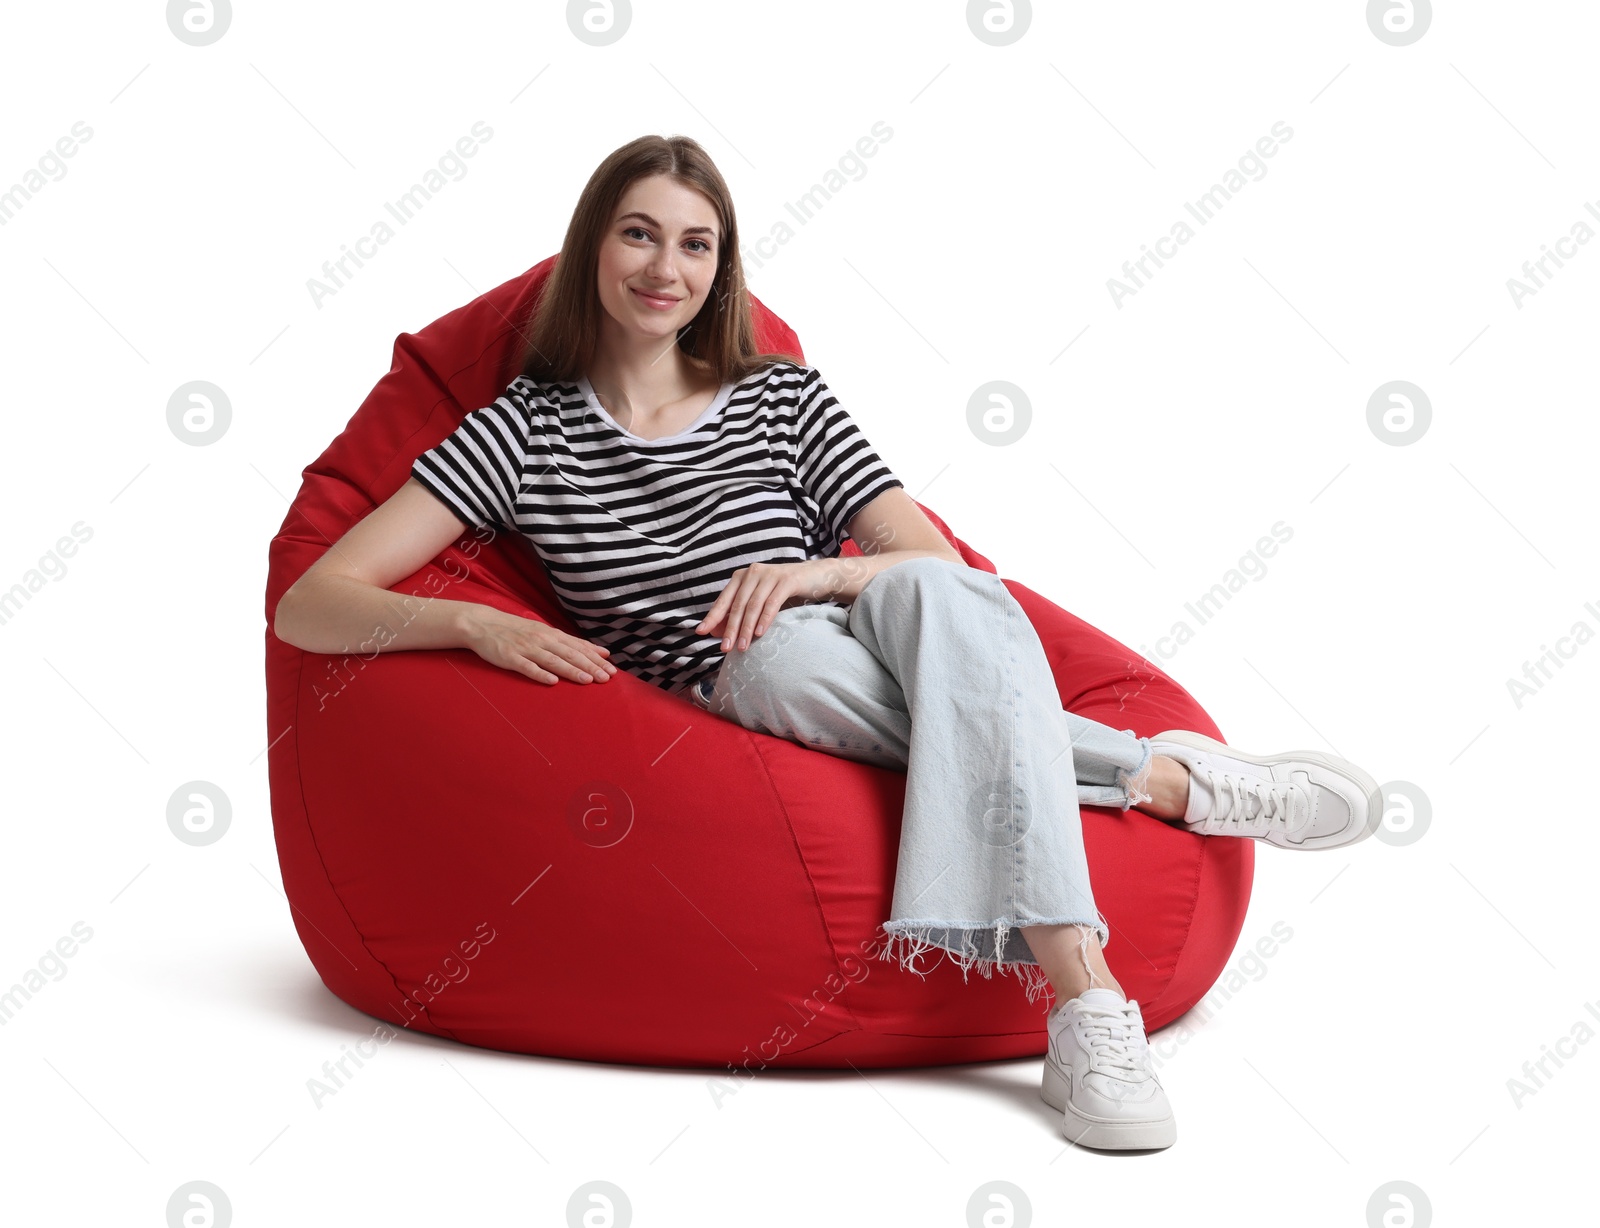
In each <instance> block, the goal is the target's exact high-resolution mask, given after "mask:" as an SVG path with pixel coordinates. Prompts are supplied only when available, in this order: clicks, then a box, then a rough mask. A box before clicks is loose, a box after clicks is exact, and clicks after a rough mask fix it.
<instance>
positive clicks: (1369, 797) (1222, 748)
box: [1150, 729, 1383, 852]
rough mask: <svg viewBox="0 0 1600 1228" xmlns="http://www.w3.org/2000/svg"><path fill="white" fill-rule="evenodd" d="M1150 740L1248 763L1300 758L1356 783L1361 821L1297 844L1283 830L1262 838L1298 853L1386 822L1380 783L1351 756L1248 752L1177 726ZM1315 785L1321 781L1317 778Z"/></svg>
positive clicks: (1340, 842)
mask: <svg viewBox="0 0 1600 1228" xmlns="http://www.w3.org/2000/svg"><path fill="white" fill-rule="evenodd" d="M1150 741H1151V742H1153V743H1154V742H1172V743H1175V744H1176V745H1178V746H1187V747H1189V748H1190V749H1192V750H1205V751H1215V752H1216V753H1218V754H1222V755H1226V756H1228V757H1229V758H1230V759H1242V760H1243V761H1244V762H1246V763H1254V764H1256V765H1257V766H1259V767H1274V766H1276V765H1278V764H1281V763H1283V762H1284V761H1285V760H1286V759H1298V760H1301V761H1303V762H1306V763H1314V764H1316V765H1317V766H1318V767H1320V768H1322V769H1323V770H1324V771H1326V772H1328V773H1329V774H1330V775H1333V776H1337V777H1340V778H1341V779H1343V780H1347V781H1349V782H1350V783H1351V784H1353V785H1355V786H1356V791H1357V792H1358V793H1359V794H1360V796H1361V797H1362V798H1364V799H1365V801H1366V810H1367V813H1366V815H1365V817H1364V818H1363V819H1362V820H1361V821H1359V822H1352V823H1351V824H1349V825H1348V826H1347V827H1346V828H1345V829H1344V830H1343V831H1336V832H1332V833H1330V834H1329V835H1326V836H1312V837H1310V838H1309V839H1306V840H1302V841H1301V842H1300V843H1298V844H1296V843H1294V842H1293V841H1291V840H1289V839H1288V837H1286V836H1285V835H1284V833H1283V832H1281V831H1273V832H1268V833H1267V834H1266V835H1265V836H1262V837H1260V839H1261V840H1263V841H1264V842H1265V843H1267V844H1271V845H1274V846H1275V847H1277V848H1281V849H1291V850H1295V851H1299V852H1316V851H1318V850H1321V849H1331V848H1343V847H1345V846H1347V845H1351V844H1356V843H1358V842H1359V841H1362V840H1365V839H1366V838H1367V837H1368V836H1370V835H1372V833H1373V832H1375V831H1377V830H1378V825H1379V824H1380V823H1382V822H1383V790H1382V788H1380V787H1379V785H1378V782H1377V781H1376V780H1374V779H1373V778H1372V777H1371V776H1370V775H1368V774H1367V773H1366V772H1364V771H1362V770H1361V769H1360V768H1359V767H1357V766H1356V765H1355V764H1353V763H1351V762H1350V761H1349V760H1348V759H1338V758H1335V757H1334V756H1333V755H1325V754H1323V753H1322V752H1321V751H1315V750H1288V751H1284V752H1282V753H1281V754H1277V755H1248V754H1245V753H1244V752H1243V751H1241V750H1238V749H1237V748H1235V747H1232V746H1229V745H1228V744H1227V743H1225V742H1218V741H1217V740H1216V739H1215V738H1208V737H1206V735H1205V734H1203V733H1194V732H1192V731H1190V730H1187V729H1174V730H1170V731H1169V732H1167V733H1159V734H1156V735H1155V736H1154V737H1152V738H1151V739H1150ZM1312 783H1313V784H1316V783H1319V782H1316V781H1313V782H1312Z"/></svg>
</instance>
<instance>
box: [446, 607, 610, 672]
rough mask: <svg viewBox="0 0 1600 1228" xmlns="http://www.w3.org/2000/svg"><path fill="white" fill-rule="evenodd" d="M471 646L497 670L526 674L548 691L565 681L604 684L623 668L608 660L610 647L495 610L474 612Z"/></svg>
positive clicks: (469, 627) (469, 629)
mask: <svg viewBox="0 0 1600 1228" xmlns="http://www.w3.org/2000/svg"><path fill="white" fill-rule="evenodd" d="M466 647H468V648H470V649H472V651H473V652H475V653H477V654H478V655H479V656H480V657H482V658H483V659H484V660H485V661H488V662H489V663H490V664H491V665H498V666H500V667H501V668H502V669H509V670H512V671H514V672H516V673H519V674H525V675H527V676H528V677H529V678H532V679H533V680H534V681H535V682H542V683H544V684H545V685H546V686H554V685H555V684H556V683H557V682H558V681H559V680H560V679H562V678H566V679H568V680H569V681H571V682H577V683H585V684H586V683H588V682H590V681H594V680H598V681H600V682H604V681H605V680H606V679H607V678H609V677H611V675H612V674H614V673H616V672H617V667H616V666H615V665H613V664H611V662H610V661H609V660H607V659H606V658H607V657H608V656H610V653H611V650H610V649H609V648H605V647H603V646H601V645H599V644H593V643H590V642H589V641H588V640H585V639H580V638H579V637H578V636H576V635H568V634H567V633H566V632H565V631H563V630H561V629H560V628H559V627H552V626H551V625H550V624H549V623H542V622H539V621H538V620H536V619H532V618H520V617H518V616H517V615H515V614H507V613H506V612H505V611H504V610H497V609H495V608H494V607H493V606H481V607H479V608H478V609H477V610H474V611H473V614H472V617H471V618H470V619H469V620H468V625H467V643H466Z"/></svg>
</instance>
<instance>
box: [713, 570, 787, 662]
mask: <svg viewBox="0 0 1600 1228" xmlns="http://www.w3.org/2000/svg"><path fill="white" fill-rule="evenodd" d="M786 595H787V594H786V592H785V586H784V585H783V583H782V582H781V581H779V580H778V579H777V577H773V578H772V579H770V580H767V581H765V582H758V584H757V586H756V588H755V591H754V592H753V593H751V594H749V595H748V597H747V596H745V595H744V594H741V596H740V597H739V598H736V599H735V602H734V607H733V609H731V610H730V611H729V612H728V632H727V635H726V636H725V637H724V639H723V641H722V646H723V649H724V650H726V649H727V648H728V645H729V644H730V642H736V643H737V644H738V646H739V650H740V651H741V652H742V651H743V650H744V649H746V648H749V647H750V641H751V639H752V638H754V637H755V636H757V635H759V634H760V633H761V632H763V631H765V630H766V629H767V623H769V622H770V621H771V620H772V614H773V611H772V610H771V609H769V607H770V606H771V605H772V603H773V602H774V601H776V602H777V603H778V604H779V605H781V604H782V602H783V598H784V597H785V596H786Z"/></svg>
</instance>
